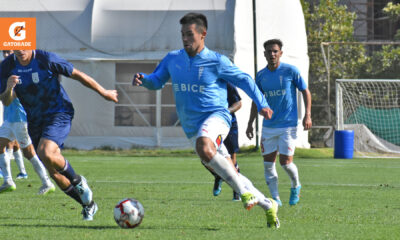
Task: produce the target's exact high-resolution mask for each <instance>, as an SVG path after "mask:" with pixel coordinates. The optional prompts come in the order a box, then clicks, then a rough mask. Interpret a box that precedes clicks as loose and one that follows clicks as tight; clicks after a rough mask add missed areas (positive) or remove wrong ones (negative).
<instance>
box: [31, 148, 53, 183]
mask: <svg viewBox="0 0 400 240" xmlns="http://www.w3.org/2000/svg"><path fill="white" fill-rule="evenodd" d="M29 161H31V163H32V166H33V169H35V172H36V173H37V175H38V176H39V178H40V180H41V181H42V184H43V185H47V186H49V185H51V181H50V178H49V176H48V175H47V172H46V168H45V167H44V165H43V163H42V162H41V161H40V160H39V158H38V156H37V155H35V156H33V157H32V158H31V159H29Z"/></svg>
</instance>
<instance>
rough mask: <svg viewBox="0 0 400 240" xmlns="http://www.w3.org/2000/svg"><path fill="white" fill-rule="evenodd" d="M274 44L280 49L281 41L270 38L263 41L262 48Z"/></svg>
mask: <svg viewBox="0 0 400 240" xmlns="http://www.w3.org/2000/svg"><path fill="white" fill-rule="evenodd" d="M274 44H277V45H278V46H279V49H281V50H282V46H283V43H282V41H281V40H280V39H270V40H268V41H265V42H264V49H265V48H267V46H268V45H274Z"/></svg>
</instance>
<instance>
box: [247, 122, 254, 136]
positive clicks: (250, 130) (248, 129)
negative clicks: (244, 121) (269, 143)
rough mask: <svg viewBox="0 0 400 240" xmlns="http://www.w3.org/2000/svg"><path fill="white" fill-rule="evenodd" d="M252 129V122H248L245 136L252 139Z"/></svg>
mask: <svg viewBox="0 0 400 240" xmlns="http://www.w3.org/2000/svg"><path fill="white" fill-rule="evenodd" d="M253 132H254V129H253V124H249V125H247V129H246V136H247V138H248V139H250V140H251V139H252V138H253V137H254V133H253Z"/></svg>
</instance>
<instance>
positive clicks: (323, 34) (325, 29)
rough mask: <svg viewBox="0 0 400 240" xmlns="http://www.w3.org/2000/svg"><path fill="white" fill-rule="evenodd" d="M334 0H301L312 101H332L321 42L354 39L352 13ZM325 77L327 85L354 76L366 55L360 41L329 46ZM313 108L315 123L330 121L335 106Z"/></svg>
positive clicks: (354, 15) (330, 123)
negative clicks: (307, 0) (329, 117)
mask: <svg viewBox="0 0 400 240" xmlns="http://www.w3.org/2000/svg"><path fill="white" fill-rule="evenodd" d="M338 2H339V1H338V0H319V1H311V3H310V1H309V2H306V1H305V0H302V1H301V3H302V6H303V12H304V17H305V22H306V30H307V40H308V54H309V57H310V72H309V79H310V80H309V82H310V90H311V92H312V97H313V102H314V103H318V104H321V103H325V104H327V103H334V102H335V89H334V88H333V87H332V88H330V89H329V92H328V89H327V88H328V83H327V79H328V71H327V67H326V63H325V62H324V58H323V55H322V53H321V43H322V42H354V41H355V39H354V36H353V34H354V27H353V22H354V20H355V19H356V17H357V16H356V14H355V13H353V12H350V11H348V9H347V7H346V6H345V5H341V4H339V3H338ZM327 54H329V60H330V61H329V62H330V66H329V79H330V83H329V84H330V86H334V85H335V80H336V79H338V78H348V77H350V76H354V75H355V73H356V72H358V69H359V68H360V65H363V64H365V62H366V61H368V58H367V57H366V55H365V49H364V47H363V46H362V45H350V44H348V45H340V44H334V45H331V46H330V47H329V53H327ZM330 105H331V106H329V107H328V108H325V109H323V110H321V108H313V119H314V122H315V123H316V124H317V125H334V124H335V122H334V121H335V119H334V118H331V119H327V116H334V114H335V108H334V105H333V104H330Z"/></svg>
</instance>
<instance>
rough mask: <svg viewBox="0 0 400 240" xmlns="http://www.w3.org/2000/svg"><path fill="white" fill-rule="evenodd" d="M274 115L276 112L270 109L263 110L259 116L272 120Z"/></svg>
mask: <svg viewBox="0 0 400 240" xmlns="http://www.w3.org/2000/svg"><path fill="white" fill-rule="evenodd" d="M273 113H274V111H272V109H271V108H268V107H265V108H263V109H261V111H260V112H259V114H260V115H261V116H263V117H264V118H265V119H266V120H269V119H271V117H272V114H273Z"/></svg>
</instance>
